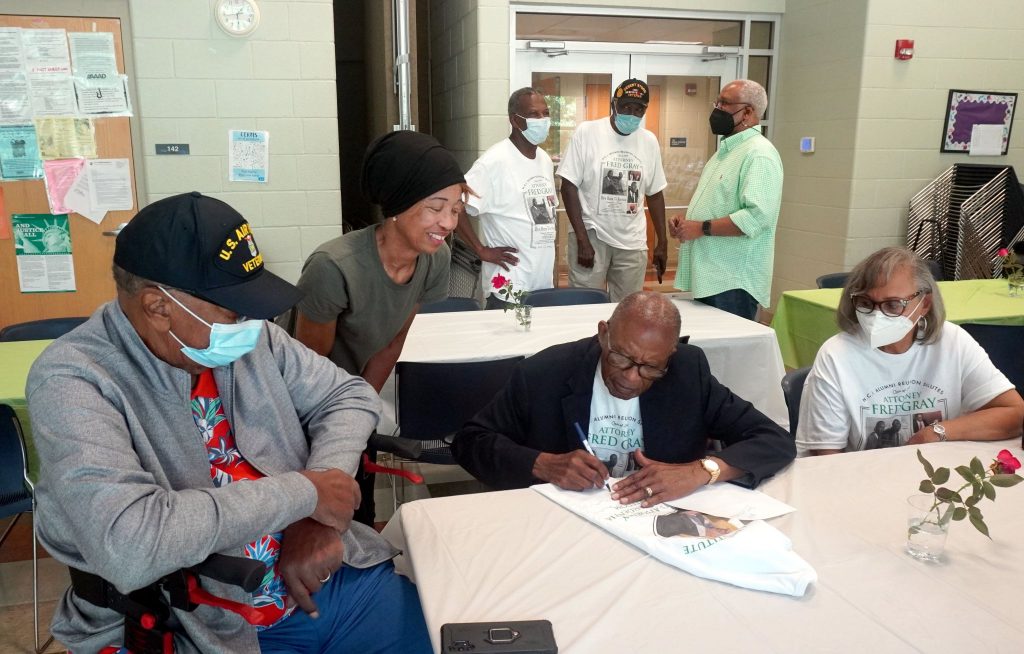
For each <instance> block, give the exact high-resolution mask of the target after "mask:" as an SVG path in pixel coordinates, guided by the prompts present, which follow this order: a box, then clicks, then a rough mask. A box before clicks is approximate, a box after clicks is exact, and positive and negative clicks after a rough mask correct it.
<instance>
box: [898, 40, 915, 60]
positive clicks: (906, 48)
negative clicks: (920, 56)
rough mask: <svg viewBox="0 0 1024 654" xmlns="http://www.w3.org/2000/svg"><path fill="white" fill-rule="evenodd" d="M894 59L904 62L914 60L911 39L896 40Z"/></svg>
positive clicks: (912, 41)
mask: <svg viewBox="0 0 1024 654" xmlns="http://www.w3.org/2000/svg"><path fill="white" fill-rule="evenodd" d="M896 58H897V59H904V60H906V59H913V58H914V40H913V39H898V40H897V41H896Z"/></svg>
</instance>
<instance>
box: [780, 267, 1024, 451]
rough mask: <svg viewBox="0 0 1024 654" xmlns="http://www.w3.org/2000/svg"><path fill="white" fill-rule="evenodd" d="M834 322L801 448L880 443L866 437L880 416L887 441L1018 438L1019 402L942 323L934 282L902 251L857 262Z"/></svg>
mask: <svg viewBox="0 0 1024 654" xmlns="http://www.w3.org/2000/svg"><path fill="white" fill-rule="evenodd" d="M836 319H837V321H838V323H839V327H840V328H841V329H842V331H841V332H840V333H839V334H837V335H835V336H833V337H832V338H830V339H829V340H828V341H826V342H825V344H824V345H822V346H821V349H820V350H819V351H818V355H817V356H816V357H815V359H814V367H813V368H812V369H811V372H810V374H808V376H807V381H806V383H805V386H804V393H803V397H802V399H801V402H800V419H799V423H798V428H797V432H796V444H797V448H798V450H799V451H800V453H806V452H808V451H809V452H812V453H814V454H835V453H837V452H843V451H853V450H863V449H870V448H871V447H879V446H880V444H881V443H880V441H879V439H870V438H869V436H870V435H871V434H872V429H873V428H875V426H876V425H878V424H880V422H882V421H885V422H886V423H887V424H892V425H893V427H892V428H890V429H889V430H888V432H891V433H888V434H887V435H888V438H887V439H886V440H887V444H890V445H906V444H914V443H926V442H932V441H946V440H978V441H982V440H1000V439H1004V438H1011V437H1014V436H1019V435H1020V433H1021V424H1022V422H1024V400H1021V397H1020V395H1019V394H1018V393H1017V391H1016V390H1015V389H1014V386H1013V384H1011V383H1010V382H1009V380H1007V378H1006V376H1005V375H1003V373H1001V372H1000V371H999V370H998V369H997V368H996V367H995V366H994V365H992V362H991V361H990V360H989V358H988V355H987V354H986V353H985V350H983V349H982V348H981V346H980V345H978V344H977V343H976V342H975V341H974V339H973V338H971V336H970V335H969V334H968V333H967V332H966V331H964V330H963V329H961V328H960V327H959V326H957V325H955V324H953V323H951V322H946V310H945V307H944V306H943V304H942V296H941V295H940V294H939V289H938V286H937V285H936V283H935V279H934V278H933V277H932V274H931V272H930V271H929V269H928V266H927V265H925V263H924V262H923V261H922V260H921V259H920V258H919V257H918V256H917V255H916V254H914V253H913V252H911V251H910V250H907V249H904V248H896V247H890V248H883V249H881V250H879V251H878V252H875V253H874V254H872V255H871V256H869V257H868V258H867V259H865V260H864V261H861V262H860V263H859V264H857V266H856V267H855V268H854V269H853V271H852V272H851V273H850V276H849V278H848V279H847V281H846V286H845V287H844V288H843V292H842V296H841V297H840V300H839V308H838V309H837V311H836ZM912 416H918V418H919V419H914V420H912V419H911V417H912ZM922 422H923V423H924V424H926V425H927V426H924V427H920V428H917V427H915V429H916V431H914V432H913V433H911V428H910V427H911V425H915V426H920V425H921V424H922Z"/></svg>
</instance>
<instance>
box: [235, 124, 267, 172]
mask: <svg viewBox="0 0 1024 654" xmlns="http://www.w3.org/2000/svg"><path fill="white" fill-rule="evenodd" d="M269 161H270V133H269V132H247V131H244V130H240V129H232V130H229V131H228V180H229V181H232V182H262V183H266V182H267V181H268V180H269V178H270V173H269V165H270V164H269Z"/></svg>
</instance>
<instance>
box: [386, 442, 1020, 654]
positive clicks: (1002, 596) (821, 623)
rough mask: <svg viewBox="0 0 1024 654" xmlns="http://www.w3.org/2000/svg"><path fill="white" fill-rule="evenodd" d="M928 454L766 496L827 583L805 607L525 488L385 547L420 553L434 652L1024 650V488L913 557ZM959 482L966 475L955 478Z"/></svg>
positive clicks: (839, 460) (873, 461)
mask: <svg viewBox="0 0 1024 654" xmlns="http://www.w3.org/2000/svg"><path fill="white" fill-rule="evenodd" d="M1002 448H1008V449H1010V450H1011V451H1013V452H1014V453H1015V454H1016V456H1018V457H1020V456H1021V448H1020V441H1019V440H1017V441H1003V442H1001V443H987V444H986V443H959V442H958V443H952V442H950V443H933V444H929V445H925V446H922V447H921V450H922V452H923V453H924V454H925V456H927V457H928V458H929V459H930V460H931V461H932V463H934V464H935V465H936V466H938V465H947V466H956V465H961V464H963V465H966V464H967V463H968V462H969V461H970V458H971V457H972V456H978V457H979V458H980V459H981V460H982V461H983V462H984V463H985V464H986V465H987V464H988V463H989V462H990V461H991V459H992V458H994V456H995V453H996V452H997V451H998V450H999V449H1002ZM916 449H917V448H916V447H913V446H911V447H902V448H896V449H889V450H873V451H867V452H858V453H851V454H839V455H833V456H822V457H812V458H807V459H800V460H797V461H795V462H794V463H793V465H792V466H790V467H789V468H787V469H786V470H784V471H783V472H782V473H780V474H779V475H778V476H777V477H776V478H774V479H772V480H769V481H768V482H766V483H765V484H763V485H762V487H761V489H760V490H762V491H764V492H766V493H767V494H769V495H772V496H773V497H776V498H778V499H780V500H783V501H785V502H787V503H789V504H791V505H793V506H795V507H796V508H797V511H796V512H795V513H792V514H789V515H787V516H783V517H780V518H776V519H773V520H771V521H770V524H772V525H774V526H776V527H777V528H779V529H780V530H781V531H783V532H784V533H785V534H787V535H788V536H789V537H790V538H791V539H792V541H793V547H794V550H795V551H796V552H797V553H798V554H800V555H801V556H802V557H803V558H805V559H806V560H807V561H808V562H809V563H810V564H811V565H812V566H814V568H815V569H816V570H817V572H818V576H819V582H818V583H817V584H815V585H813V586H812V587H811V588H810V589H809V590H808V592H807V594H806V595H805V596H804V597H803V598H800V599H796V598H793V597H787V596H783V595H776V594H773V593H764V592H758V591H752V590H745V589H741V588H736V587H732V586H728V585H726V584H723V583H718V582H714V581H708V580H704V579H700V578H697V577H693V576H690V575H688V574H686V573H685V572H682V571H680V570H676V569H674V568H671V567H669V566H667V565H665V564H663V563H660V562H659V561H657V560H655V559H653V558H651V557H649V556H647V555H645V554H643V553H642V552H641V551H639V550H637V549H635V548H634V547H632V546H630V545H628V544H626V543H625V542H623V541H620V540H618V539H616V538H615V537H613V536H611V535H609V534H607V533H606V532H604V531H602V530H601V529H599V528H597V527H595V526H593V525H591V524H589V523H587V522H586V521H585V520H583V519H582V518H579V517H577V516H575V515H574V514H572V513H570V512H568V511H566V510H564V509H562V508H561V507H559V506H557V505H556V504H554V503H553V502H551V501H549V500H547V499H545V498H544V497H542V496H541V495H540V494H538V493H536V492H534V491H532V490H529V489H526V490H517V491H506V492H499V493H483V494H478V495H463V496H457V497H446V498H438V499H429V500H420V501H416V502H411V503H408V504H405V505H403V506H402V507H401V509H400V510H399V513H398V514H397V515H396V516H395V518H394V519H393V520H392V521H391V522H390V523H389V524H388V526H387V528H386V529H385V530H384V535H385V537H387V538H388V539H389V540H391V541H392V542H393V543H395V544H396V545H397V546H398V547H400V548H401V549H403V550H405V551H406V552H407V555H406V556H404V557H401V558H400V559H399V568H400V569H403V568H404V569H406V570H408V571H411V572H412V573H413V575H412V576H413V577H414V578H415V580H416V582H417V587H418V589H419V594H420V598H421V600H422V602H423V609H424V613H425V615H426V618H427V626H428V628H429V630H430V634H431V638H432V639H433V642H434V647H435V649H436V648H437V647H438V637H439V630H440V627H441V625H442V624H444V623H446V622H477V621H492V620H497V621H501V620H527V619H547V620H550V621H551V622H552V624H553V625H554V631H555V638H556V640H557V641H558V645H559V652H564V653H567V654H603V653H606V652H607V653H608V654H612V653H614V654H621V653H622V652H631V653H638V654H646V653H658V654H660V653H663V652H678V651H714V652H751V653H752V652H758V653H761V652H779V653H784V652H785V653H789V652H814V653H817V652H870V653H871V654H883V653H888V652H926V653H928V654H937V653H942V652H950V653H958V654H960V653H963V652H986V653H995V652H1006V653H1010V652H1013V653H1016V652H1019V651H1020V650H1021V643H1022V642H1024V609H1022V608H1021V603H1020V601H1019V595H1020V588H1021V582H1022V581H1024V545H1022V543H1024V510H1022V508H1021V507H1022V506H1024V486H1018V487H1015V488H1010V489H1002V488H1000V489H998V496H997V498H996V501H995V502H989V501H987V500H986V501H984V502H983V503H982V504H981V505H980V508H981V509H982V511H983V512H984V514H985V519H986V521H987V522H988V525H989V528H990V530H991V533H992V540H989V539H987V538H985V537H984V536H982V535H981V534H980V533H978V532H977V531H975V529H974V528H973V527H971V526H970V525H969V524H967V523H963V522H961V523H954V524H953V526H952V527H951V532H950V535H949V538H948V540H947V543H946V560H945V561H944V562H943V563H940V564H928V563H922V562H920V561H917V560H915V559H912V558H911V557H909V556H908V555H907V554H905V553H904V551H903V548H904V545H905V541H906V534H907V509H906V498H907V496H909V495H911V494H913V493H915V492H916V490H917V485H918V482H919V481H920V479H921V478H923V476H924V473H923V471H922V469H921V466H920V464H919V463H918V462H917V459H916V457H915V450H916ZM953 477H954V478H955V477H957V475H956V473H954V474H953Z"/></svg>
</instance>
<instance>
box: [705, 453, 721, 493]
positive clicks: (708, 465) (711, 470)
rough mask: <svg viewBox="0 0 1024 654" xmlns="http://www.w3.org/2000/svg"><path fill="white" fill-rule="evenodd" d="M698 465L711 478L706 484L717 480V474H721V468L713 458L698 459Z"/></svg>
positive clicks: (708, 484)
mask: <svg viewBox="0 0 1024 654" xmlns="http://www.w3.org/2000/svg"><path fill="white" fill-rule="evenodd" d="M700 465H701V467H702V468H704V472H706V473H708V474H709V475H711V479H709V480H708V483H707V484H706V485H707V486H710V485H711V484H713V483H715V482H716V481H718V475H720V474H722V469H721V468H719V467H718V462H717V461H715V460H714V459H708V458H706V457H705V458H703V459H701V460H700Z"/></svg>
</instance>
